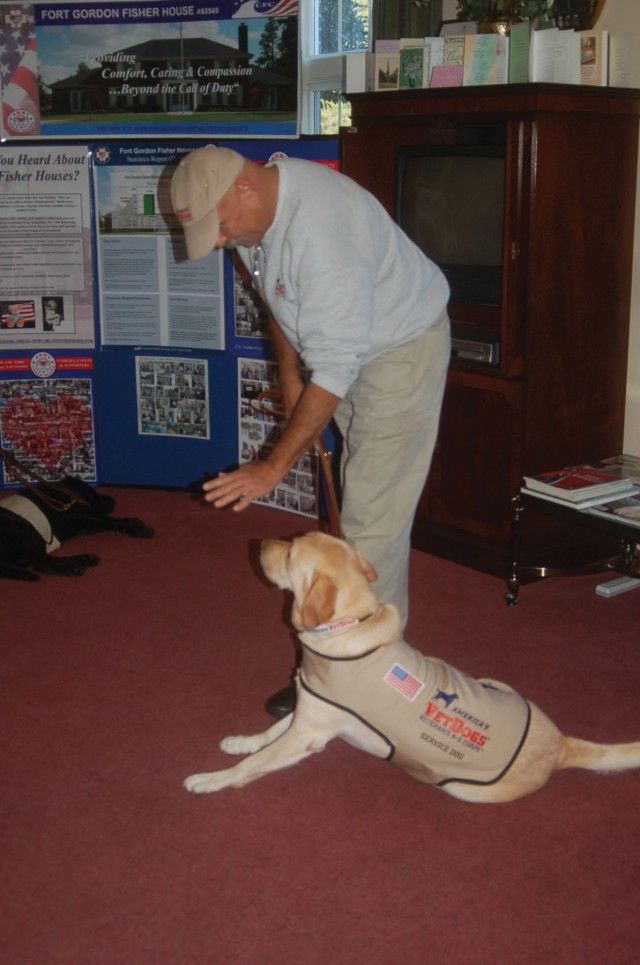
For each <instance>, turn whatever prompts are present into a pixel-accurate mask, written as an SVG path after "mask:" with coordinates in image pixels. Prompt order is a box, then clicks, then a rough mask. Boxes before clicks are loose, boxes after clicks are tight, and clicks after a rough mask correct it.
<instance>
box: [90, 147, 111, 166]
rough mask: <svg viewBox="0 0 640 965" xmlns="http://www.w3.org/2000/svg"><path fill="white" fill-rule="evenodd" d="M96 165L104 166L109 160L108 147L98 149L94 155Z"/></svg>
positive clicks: (109, 152)
mask: <svg viewBox="0 0 640 965" xmlns="http://www.w3.org/2000/svg"><path fill="white" fill-rule="evenodd" d="M94 157H95V159H96V161H97V162H98V164H106V163H107V162H108V161H110V160H111V151H110V150H109V148H108V147H99V148H98V149H97V150H96V152H95V155H94Z"/></svg>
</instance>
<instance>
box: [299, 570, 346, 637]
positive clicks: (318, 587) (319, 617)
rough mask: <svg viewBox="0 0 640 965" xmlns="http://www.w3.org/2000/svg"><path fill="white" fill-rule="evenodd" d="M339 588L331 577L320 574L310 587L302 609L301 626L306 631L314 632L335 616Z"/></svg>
mask: <svg viewBox="0 0 640 965" xmlns="http://www.w3.org/2000/svg"><path fill="white" fill-rule="evenodd" d="M337 595H338V587H337V586H336V584H335V583H334V582H333V580H332V579H331V577H330V576H327V575H326V574H324V573H320V574H318V575H317V576H316V577H315V579H314V581H313V583H312V584H311V586H310V587H309V589H308V591H307V593H306V596H305V598H304V600H303V601H302V607H301V608H300V617H301V624H302V627H303V628H304V629H305V630H313V628H314V627H319V626H321V625H322V624H323V623H327V622H328V621H329V620H330V619H331V617H332V616H333V613H334V610H335V605H336V597H337Z"/></svg>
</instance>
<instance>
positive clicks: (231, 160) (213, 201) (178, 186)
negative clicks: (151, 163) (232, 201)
mask: <svg viewBox="0 0 640 965" xmlns="http://www.w3.org/2000/svg"><path fill="white" fill-rule="evenodd" d="M243 165H244V158H243V157H242V155H241V154H238V153H237V151H232V150H231V149H230V148H228V147H214V146H213V145H212V144H211V145H207V146H206V147H199V148H196V150H195V151H191V152H190V153H189V154H187V155H186V156H185V157H183V158H182V160H181V161H180V163H179V164H178V167H177V168H176V170H175V171H174V174H173V178H172V180H171V203H172V205H173V210H174V211H175V213H176V217H177V219H178V221H179V222H180V225H181V226H182V229H183V230H184V240H185V242H186V245H187V255H188V256H189V258H191V259H193V260H198V259H200V258H206V256H207V255H208V254H210V252H212V251H213V247H214V245H215V243H216V241H217V239H218V230H219V221H218V202H219V201H221V200H222V198H223V197H224V196H225V194H226V193H227V191H228V190H229V189H230V188H231V186H232V185H233V182H234V181H235V180H236V178H237V177H238V176H239V174H240V172H241V171H242V167H243Z"/></svg>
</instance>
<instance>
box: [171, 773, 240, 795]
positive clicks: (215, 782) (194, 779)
mask: <svg viewBox="0 0 640 965" xmlns="http://www.w3.org/2000/svg"><path fill="white" fill-rule="evenodd" d="M182 786H183V787H184V788H185V790H187V791H189V792H190V793H191V794H211V793H212V792H213V791H221V790H222V788H223V787H228V786H229V781H228V779H227V777H226V775H225V774H224V771H213V773H211V774H192V775H191V777H187V778H186V780H184V781H183V782H182Z"/></svg>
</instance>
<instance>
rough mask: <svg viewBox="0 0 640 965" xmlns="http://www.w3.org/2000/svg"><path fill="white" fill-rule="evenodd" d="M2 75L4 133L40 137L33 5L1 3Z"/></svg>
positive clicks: (0, 40) (0, 58) (0, 61)
mask: <svg viewBox="0 0 640 965" xmlns="http://www.w3.org/2000/svg"><path fill="white" fill-rule="evenodd" d="M0 76H1V79H2V94H1V97H2V128H3V134H4V135H5V137H12V136H14V137H15V136H23V137H24V136H25V135H29V136H33V135H38V134H39V133H40V97H39V93H38V55H37V53H36V38H35V31H34V18H33V6H32V4H4V3H3V4H0Z"/></svg>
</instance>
